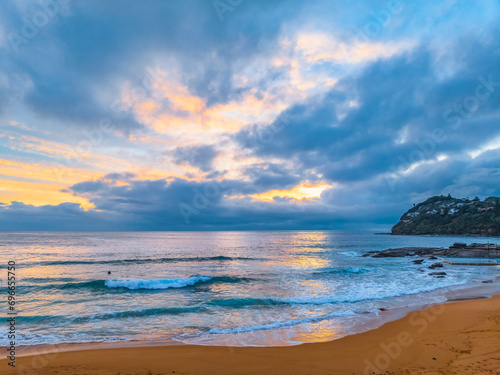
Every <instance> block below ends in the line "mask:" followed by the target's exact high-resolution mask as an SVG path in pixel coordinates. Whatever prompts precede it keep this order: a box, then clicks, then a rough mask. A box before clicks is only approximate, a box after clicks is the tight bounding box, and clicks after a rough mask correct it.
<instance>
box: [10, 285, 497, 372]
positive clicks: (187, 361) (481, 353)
mask: <svg viewBox="0 0 500 375" xmlns="http://www.w3.org/2000/svg"><path fill="white" fill-rule="evenodd" d="M460 298H462V297H460ZM464 298H465V297H464ZM476 298H477V297H476ZM499 330H500V294H496V295H494V296H492V297H489V298H480V299H466V300H460V301H457V300H451V301H449V302H447V303H444V304H438V305H433V306H430V307H428V308H426V309H423V310H418V311H413V312H410V313H408V314H406V315H405V316H404V317H403V318H400V319H397V320H394V321H390V322H388V323H385V324H383V325H382V326H380V327H378V328H376V329H373V330H370V331H366V332H363V333H358V334H354V335H349V336H345V337H342V338H340V339H338V340H334V341H330V342H324V343H311V344H301V345H296V346H286V347H223V346H222V347H221V346H197V345H157V346H151V345H150V346H135V347H123V348H93V349H88V350H77V351H67V352H59V353H51V354H44V355H35V356H26V357H19V358H17V361H16V362H17V368H16V369H15V370H14V369H12V371H11V372H8V373H9V374H10V373H12V374H14V373H18V371H19V370H21V369H23V370H25V371H27V372H26V373H33V374H34V373H36V374H40V375H53V374H61V373H64V374H66V373H71V374H74V375H83V374H95V375H101V374H102V375H104V374H118V373H122V374H127V373H128V374H136V375H138V374H145V375H146V374H153V373H154V374H160V375H164V374H172V373H176V374H185V375H188V374H221V375H224V374H227V375H229V374H263V373H270V374H271V373H272V374H297V375H298V374H308V373H314V374H325V375H326V374H340V375H343V374H346V375H347V374H349V375H351V374H373V373H375V374H382V373H386V371H390V373H393V374H403V373H404V374H435V373H443V372H440V370H443V369H446V370H449V372H448V371H447V372H446V373H450V374H455V373H460V374H462V373H463V374H466V373H474V374H475V375H476V374H483V373H484V374H490V373H493V374H495V372H492V371H494V370H498V368H499V362H500V349H499V348H498V345H495V342H496V341H497V339H498V331H499ZM6 362H7V361H6V360H0V368H2V367H3V368H6V367H7V363H6ZM61 370H63V371H62V372H61Z"/></svg>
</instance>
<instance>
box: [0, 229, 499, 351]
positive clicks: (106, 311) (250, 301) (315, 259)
mask: <svg viewBox="0 0 500 375" xmlns="http://www.w3.org/2000/svg"><path fill="white" fill-rule="evenodd" d="M455 241H459V242H468V243H470V242H473V241H474V242H487V241H491V239H481V238H473V239H472V238H460V237H427V236H423V237H422V236H419V237H416V236H388V235H375V234H374V233H370V232H347V231H321V232H310V231H259V232H0V258H1V260H2V263H3V265H0V278H1V287H2V290H4V293H3V294H4V295H5V296H6V295H7V288H6V282H7V262H8V261H14V262H15V263H16V268H17V269H16V277H17V285H16V286H17V290H16V292H17V301H16V302H17V304H16V308H17V311H18V314H19V315H18V317H17V345H18V346H20V345H39V344H58V343H83V342H117V341H118V342H119V341H134V340H140V341H163V340H175V341H178V342H184V343H193V344H207V345H243V346H245V345H293V344H299V343H304V342H320V341H328V340H333V339H335V338H338V337H342V336H345V335H347V334H349V333H352V332H353V330H354V329H355V327H357V326H359V324H362V323H366V322H369V321H370V319H373V318H374V317H376V316H377V314H379V313H380V309H381V308H383V309H394V308H398V307H412V306H422V305H424V304H428V303H438V302H443V301H444V300H445V299H444V297H443V294H442V293H436V292H434V293H429V292H431V291H443V292H444V291H449V290H454V289H456V288H463V287H468V286H472V285H476V284H479V285H480V283H481V281H484V280H491V279H494V278H495V277H496V276H497V275H499V267H498V266H493V267H474V266H452V265H445V267H444V268H443V269H439V271H445V272H446V273H447V275H446V276H445V277H444V278H436V277H433V276H429V275H428V273H429V272H431V271H430V270H429V269H427V267H428V266H429V265H430V261H428V260H426V261H425V262H424V263H423V264H422V265H414V264H413V263H412V261H411V260H412V258H371V257H362V255H363V254H365V253H366V252H367V251H372V250H383V249H386V248H395V247H404V246H444V247H447V246H449V245H451V244H452V243H453V242H455ZM2 269H3V270H2ZM419 269H420V270H419ZM422 270H423V271H424V272H422ZM108 272H111V274H108ZM1 306H2V307H1V312H2V316H6V313H7V304H6V303H2V304H1ZM3 332H6V330H3ZM7 342H8V340H7V335H6V334H2V336H0V345H1V346H5V345H6V344H7Z"/></svg>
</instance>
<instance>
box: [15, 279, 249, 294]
mask: <svg viewBox="0 0 500 375" xmlns="http://www.w3.org/2000/svg"><path fill="white" fill-rule="evenodd" d="M45 280H46V283H44V284H41V285H26V286H23V291H24V293H33V292H39V291H45V290H50V289H59V290H73V289H90V290H94V291H99V290H100V291H106V290H107V291H110V290H113V289H115V288H116V289H117V290H118V289H119V288H125V289H129V290H138V289H151V290H152V289H169V288H182V287H189V286H199V285H212V284H234V283H242V282H251V281H254V280H255V279H252V278H248V277H232V276H190V277H184V278H175V279H149V280H148V279H130V280H91V281H82V282H78V281H77V282H64V283H60V284H49V283H48V282H50V281H75V279H45Z"/></svg>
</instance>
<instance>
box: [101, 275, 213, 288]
mask: <svg viewBox="0 0 500 375" xmlns="http://www.w3.org/2000/svg"><path fill="white" fill-rule="evenodd" d="M211 278H212V277H210V276H191V277H182V278H178V279H153V280H143V279H131V280H106V281H105V282H104V285H106V286H107V287H108V288H127V289H168V288H183V287H185V286H189V285H194V284H196V283H198V282H203V281H208V280H210V279H211Z"/></svg>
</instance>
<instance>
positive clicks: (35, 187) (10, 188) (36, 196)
mask: <svg viewBox="0 0 500 375" xmlns="http://www.w3.org/2000/svg"><path fill="white" fill-rule="evenodd" d="M64 188H65V186H62V185H55V184H50V183H48V184H47V183H40V182H26V181H12V180H6V179H0V202H3V203H8V202H12V201H17V202H23V203H24V204H32V205H34V206H44V205H49V204H50V205H58V204H60V203H64V202H73V203H79V204H80V205H81V206H82V207H83V208H84V209H85V210H89V209H91V208H94V204H93V203H90V202H89V201H88V199H86V198H83V197H75V196H73V195H72V194H70V193H63V192H61V190H62V189H64Z"/></svg>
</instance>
